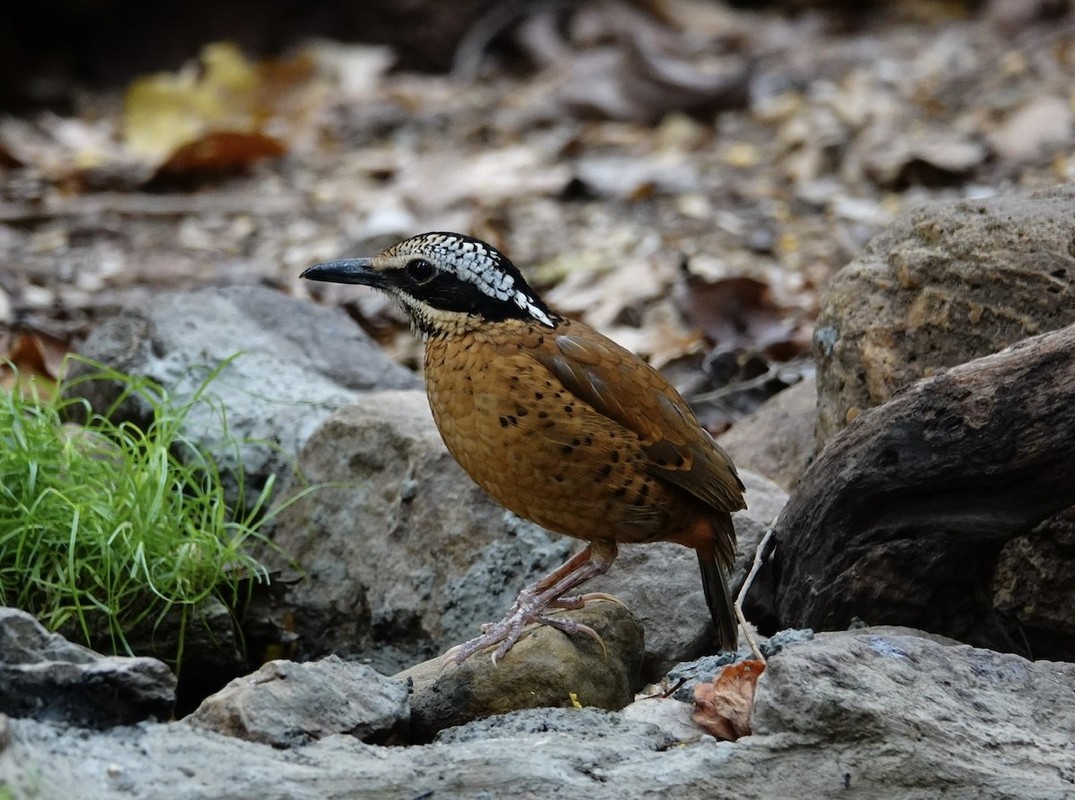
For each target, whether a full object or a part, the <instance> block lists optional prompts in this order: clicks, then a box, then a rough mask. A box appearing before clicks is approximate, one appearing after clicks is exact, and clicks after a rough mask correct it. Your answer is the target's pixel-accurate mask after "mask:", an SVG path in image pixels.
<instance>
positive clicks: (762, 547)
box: [735, 514, 780, 664]
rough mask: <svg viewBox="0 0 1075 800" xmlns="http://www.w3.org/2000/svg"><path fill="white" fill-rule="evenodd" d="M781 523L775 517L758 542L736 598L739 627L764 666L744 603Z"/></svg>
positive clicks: (763, 658)
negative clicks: (751, 562)
mask: <svg viewBox="0 0 1075 800" xmlns="http://www.w3.org/2000/svg"><path fill="white" fill-rule="evenodd" d="M779 521H780V515H779V514H777V515H776V516H775V517H773V521H772V522H771V523H769V527H768V528H767V529H766V530H765V535H764V536H762V537H761V541H760V542H758V546H757V548H755V550H754V563H753V564H751V566H750V572H748V573H747V576H746V578H744V579H743V586H742V587H741V588H740V589H739V594H738V595H737V596H736V598H735V616H736V617H737V618H738V619H739V627H741V628H742V629H743V635H744V636H745V637H746V640H747V644H749V645H750V650H751V652H753V653H754V658H756V659H757V660H758V661H760V662H761V663H763V664H765V663H766V661H765V656H763V655H762V654H761V650H760V649H759V648H758V643H757V642H756V641H754V636H753V635H752V634H751V633H750V626H749V625H748V624H747V618H746V616H745V615H744V614H743V601H745V600H746V597H747V592H749V591H750V586H751V584H753V583H754V578H755V576H757V574H758V571H759V570H760V569H761V565H762V562H763V561H764V560H765V551H766V549H767V548H768V547H769V542H770V541H771V540H772V538H773V531H774V530H776V523H777V522H779Z"/></svg>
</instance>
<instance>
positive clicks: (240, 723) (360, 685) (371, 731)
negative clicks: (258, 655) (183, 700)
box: [184, 656, 410, 747]
mask: <svg viewBox="0 0 1075 800" xmlns="http://www.w3.org/2000/svg"><path fill="white" fill-rule="evenodd" d="M409 719H410V706H409V705H408V702H407V687H406V686H405V685H403V684H402V683H400V682H399V681H396V680H393V679H391V678H388V677H385V676H384V675H381V674H380V673H379V672H376V671H375V670H373V669H371V668H370V667H367V666H365V665H364V664H356V663H353V662H347V661H344V660H343V659H341V658H338V657H337V656H329V657H328V658H324V659H321V660H320V661H309V662H306V663H304V664H296V663H295V662H293V661H283V660H278V661H270V662H269V663H267V664H264V665H262V667H261V669H259V670H258V671H257V672H254V673H252V674H250V675H245V676H243V677H242V678H236V679H235V680H233V681H232V682H231V683H229V684H228V685H227V686H225V687H224V688H223V689H221V690H220V691H219V692H217V693H216V694H213V695H210V696H209V697H207V698H205V700H203V701H202V704H201V705H200V706H198V708H197V710H196V711H195V712H194V713H193V714H191V715H190V716H189V717H187V718H186V719H185V720H184V722H186V723H189V724H191V725H194V726H195V727H198V728H205V729H207V730H212V731H216V732H217V733H222V734H224V735H226V736H237V737H239V738H240V739H247V740H249V741H251V742H263V743H265V744H269V745H272V746H273V747H297V746H300V745H304V744H308V743H310V742H312V741H315V740H317V739H322V738H324V737H325V736H328V735H330V734H333V733H346V734H349V735H351V736H357V737H358V738H359V739H361V740H362V741H364V742H368V741H373V740H376V741H383V740H385V739H387V738H389V737H390V736H391V735H392V734H393V733H396V732H401V731H403V730H404V729H405V728H406V725H407V723H408V721H409Z"/></svg>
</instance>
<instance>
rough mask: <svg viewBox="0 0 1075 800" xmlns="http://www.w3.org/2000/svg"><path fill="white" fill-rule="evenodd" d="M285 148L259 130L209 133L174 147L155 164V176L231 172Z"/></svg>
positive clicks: (278, 152) (269, 156)
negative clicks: (172, 150)
mask: <svg viewBox="0 0 1075 800" xmlns="http://www.w3.org/2000/svg"><path fill="white" fill-rule="evenodd" d="M285 150H286V148H285V147H284V143H283V142H281V141H280V140H279V139H276V138H274V137H272V136H266V135H265V134H263V133H257V132H242V131H220V132H217V133H209V134H206V135H205V136H202V137H201V138H199V139H196V140H194V141H193V142H188V143H187V144H184V145H181V146H180V147H178V148H177V149H176V150H175V151H174V152H173V153H172V154H171V155H170V156H169V157H168V159H167V160H166V161H165V162H164V163H163V164H161V165H160V167H158V169H157V174H156V177H158V178H161V177H168V176H177V177H178V176H190V175H195V174H199V173H203V174H204V173H223V172H234V171H235V170H239V169H242V168H244V167H248V166H250V165H251V164H253V163H254V162H255V161H260V160H261V159H263V158H276V157H278V156H282V155H283V154H284V152H285Z"/></svg>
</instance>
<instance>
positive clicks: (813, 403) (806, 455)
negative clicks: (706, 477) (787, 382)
mask: <svg viewBox="0 0 1075 800" xmlns="http://www.w3.org/2000/svg"><path fill="white" fill-rule="evenodd" d="M816 420H817V381H816V379H815V377H814V375H813V374H811V375H808V376H806V377H804V378H803V380H801V381H799V382H798V383H797V384H795V385H794V386H791V387H789V388H787V389H785V390H784V391H782V392H780V393H779V394H777V395H776V396H774V397H772V398H770V399H769V400H767V401H766V402H765V403H763V404H762V405H761V406H759V407H758V409H757V410H756V411H754V412H753V413H752V414H750V415H749V416H746V417H744V418H743V419H740V420H738V421H736V423H735V425H733V426H732V427H731V429H729V430H728V432H727V433H724V434H722V435H721V436H719V437H717V441H718V442H719V443H720V446H721V447H723V448H724V449H725V450H727V451H728V454H729V455H730V456H731V457H732V461H734V462H735V465H736V466H737V467H738V468H739V469H749V470H753V471H754V472H758V473H761V474H762V475H764V476H765V477H767V478H769V479H770V480H772V481H774V482H775V483H776V484H777V485H778V486H780V488H782V489H783V490H784V491H786V492H790V491H791V490H792V488H793V487H794V486H795V484H796V483H797V482H798V480H799V478H800V477H802V474H803V472H805V471H806V467H807V466H808V465H809V463H810V460H811V459H812V458H813V456H814V425H815V423H816Z"/></svg>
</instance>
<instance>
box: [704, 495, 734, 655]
mask: <svg viewBox="0 0 1075 800" xmlns="http://www.w3.org/2000/svg"><path fill="white" fill-rule="evenodd" d="M727 516H728V519H727V527H728V528H731V524H732V520H731V515H727ZM722 522H723V520H722ZM715 527H718V528H720V529H721V530H718V531H714V532H713V533H714V536H713V541H714V544H715V546H713V547H697V548H695V550H696V552H697V553H698V566H699V568H700V569H701V571H702V589H703V590H705V602H706V605H707V606H708V607H709V615H710V616H711V617H713V624H714V625H716V627H717V636H718V637H719V639H720V649H721V650H735V649H737V648H738V647H739V622H738V620H737V619H736V616H735V605H734V603H733V602H732V593H731V589H730V588H729V586H728V575H727V573H726V572H725V566H727V567H728V568H730V567H731V564H732V562H733V559H734V558H735V555H734V554H735V549H734V547H735V545H734V542H735V529H734V528H731V534H730V535H729V534H728V533H727V532H725V531H724V530H723V528H724V527H725V526H723V525H720V524H719V523H718V524H717V525H716V526H715ZM725 550H730V552H724V551H725ZM722 562H723V563H722Z"/></svg>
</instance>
